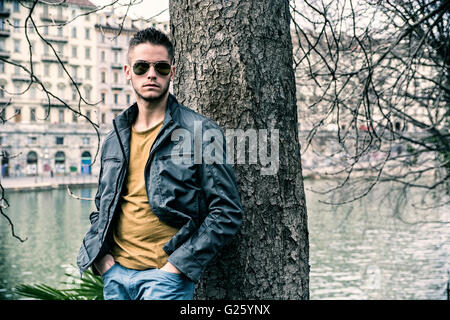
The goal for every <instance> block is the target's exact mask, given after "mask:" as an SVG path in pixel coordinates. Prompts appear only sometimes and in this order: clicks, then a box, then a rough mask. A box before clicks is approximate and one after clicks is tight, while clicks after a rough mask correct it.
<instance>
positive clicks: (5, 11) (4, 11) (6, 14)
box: [0, 8, 11, 18]
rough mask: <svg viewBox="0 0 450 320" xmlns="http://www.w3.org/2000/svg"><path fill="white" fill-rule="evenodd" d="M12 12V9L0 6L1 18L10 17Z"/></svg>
mask: <svg viewBox="0 0 450 320" xmlns="http://www.w3.org/2000/svg"><path fill="white" fill-rule="evenodd" d="M10 14H11V11H10V10H9V9H6V8H0V18H8V17H9V15H10Z"/></svg>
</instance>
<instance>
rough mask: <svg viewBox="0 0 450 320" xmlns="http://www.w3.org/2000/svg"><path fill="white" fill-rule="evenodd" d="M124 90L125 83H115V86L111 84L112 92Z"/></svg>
mask: <svg viewBox="0 0 450 320" xmlns="http://www.w3.org/2000/svg"><path fill="white" fill-rule="evenodd" d="M123 88H125V84H123V83H113V84H111V89H112V90H123Z"/></svg>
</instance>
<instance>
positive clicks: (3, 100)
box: [0, 97, 12, 108]
mask: <svg viewBox="0 0 450 320" xmlns="http://www.w3.org/2000/svg"><path fill="white" fill-rule="evenodd" d="M11 102H12V98H11V97H0V108H2V107H4V106H5V104H6V105H9V104H10V103H11Z"/></svg>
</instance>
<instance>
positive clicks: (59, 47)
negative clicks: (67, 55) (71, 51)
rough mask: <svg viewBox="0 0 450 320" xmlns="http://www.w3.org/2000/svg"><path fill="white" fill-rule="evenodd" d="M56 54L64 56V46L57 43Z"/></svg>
mask: <svg viewBox="0 0 450 320" xmlns="http://www.w3.org/2000/svg"><path fill="white" fill-rule="evenodd" d="M58 54H59V55H64V44H62V43H58Z"/></svg>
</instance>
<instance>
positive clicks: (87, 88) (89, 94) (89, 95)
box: [85, 87, 92, 101]
mask: <svg viewBox="0 0 450 320" xmlns="http://www.w3.org/2000/svg"><path fill="white" fill-rule="evenodd" d="M91 92H92V90H91V88H90V87H86V88H85V93H86V97H85V98H86V100H88V101H89V100H91Z"/></svg>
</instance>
